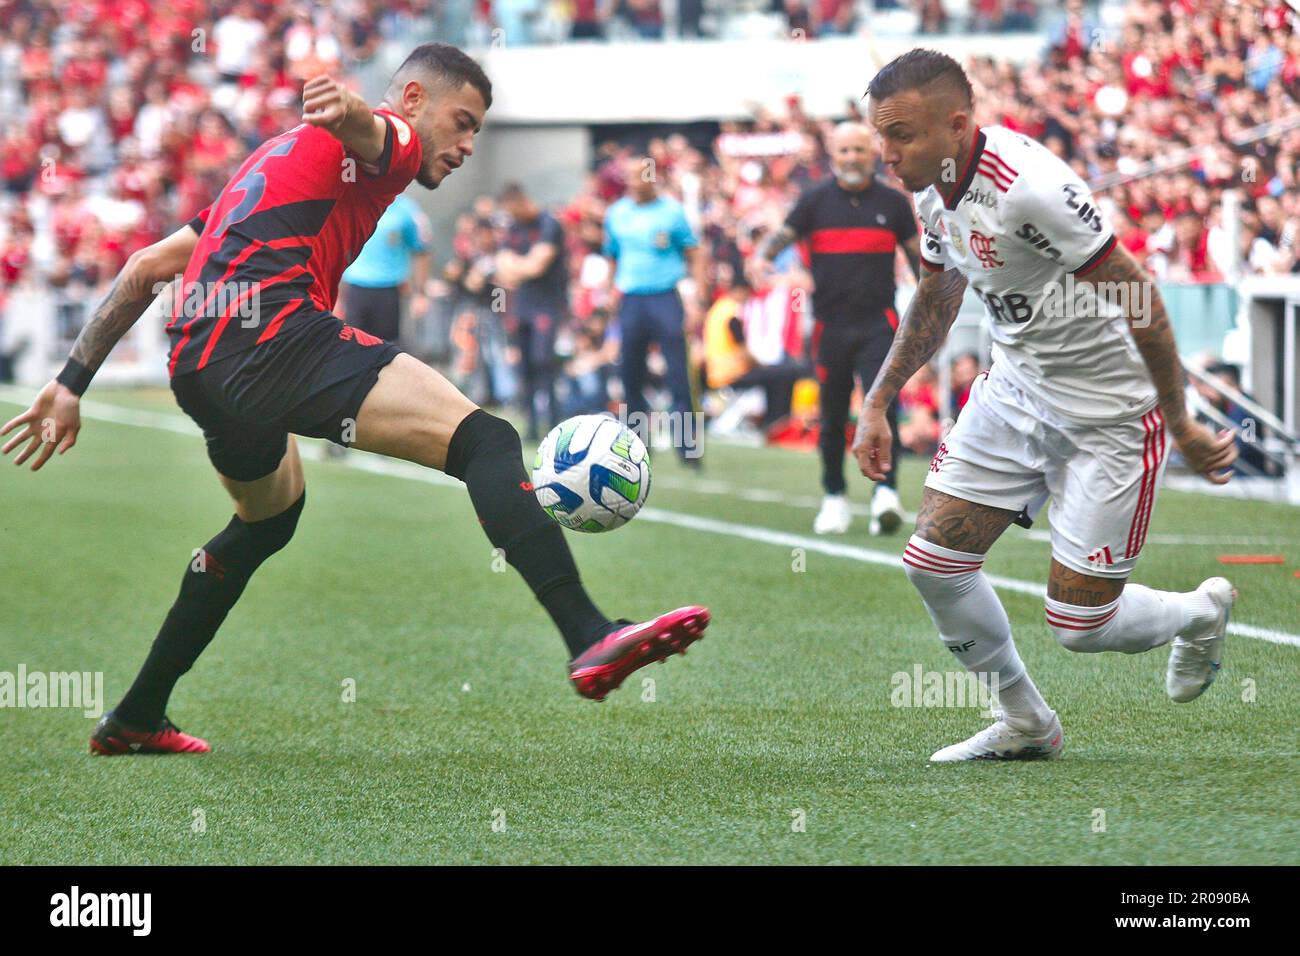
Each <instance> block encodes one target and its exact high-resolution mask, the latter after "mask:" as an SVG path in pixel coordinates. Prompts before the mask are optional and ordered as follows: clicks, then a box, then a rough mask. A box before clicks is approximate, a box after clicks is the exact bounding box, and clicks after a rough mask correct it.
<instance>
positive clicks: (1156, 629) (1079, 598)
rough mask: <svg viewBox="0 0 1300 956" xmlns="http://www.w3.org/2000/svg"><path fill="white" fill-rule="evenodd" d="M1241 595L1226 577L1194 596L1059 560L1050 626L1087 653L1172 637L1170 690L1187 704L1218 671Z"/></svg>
mask: <svg viewBox="0 0 1300 956" xmlns="http://www.w3.org/2000/svg"><path fill="white" fill-rule="evenodd" d="M1117 592H1120V593H1117ZM1236 597H1237V592H1236V591H1234V590H1233V588H1232V585H1231V584H1230V583H1228V581H1227V580H1226V579H1224V578H1209V579H1208V580H1206V581H1204V582H1202V583H1201V586H1200V587H1198V588H1197V589H1196V590H1195V591H1191V592H1188V593H1179V592H1175V591H1157V590H1155V589H1153V588H1148V587H1144V586H1143V585H1141V584H1128V585H1127V586H1126V585H1125V581H1124V579H1123V578H1119V579H1114V578H1105V577H1098V576H1095V575H1088V574H1083V573H1081V572H1079V571H1075V570H1073V569H1071V568H1068V567H1066V566H1065V565H1064V564H1062V563H1061V562H1060V561H1058V560H1056V559H1053V560H1052V572H1051V576H1050V577H1049V579H1048V586H1047V624H1048V627H1050V628H1051V630H1052V633H1053V634H1055V635H1056V639H1057V640H1058V641H1060V642H1061V645H1062V646H1063V647H1065V648H1067V649H1068V650H1071V651H1077V652H1080V653H1085V654H1092V653H1098V652H1101V651H1120V652H1122V653H1124V654H1140V653H1142V652H1143V651H1149V650H1151V649H1152V648H1155V647H1161V646H1163V645H1165V644H1169V643H1170V642H1172V643H1173V648H1172V649H1171V650H1170V652H1169V665H1168V668H1167V670H1166V674H1165V690H1166V692H1167V693H1168V694H1169V696H1170V697H1171V698H1173V699H1174V700H1175V701H1177V702H1178V703H1186V702H1187V701H1191V700H1195V699H1196V698H1197V697H1199V696H1201V694H1202V693H1203V692H1204V691H1205V690H1206V688H1208V687H1209V686H1210V685H1211V684H1213V683H1214V679H1215V677H1217V676H1218V673H1219V667H1220V666H1221V664H1222V661H1223V644H1224V638H1225V637H1226V636H1227V632H1228V618H1229V616H1230V615H1231V614H1232V606H1233V604H1234V602H1235V601H1236Z"/></svg>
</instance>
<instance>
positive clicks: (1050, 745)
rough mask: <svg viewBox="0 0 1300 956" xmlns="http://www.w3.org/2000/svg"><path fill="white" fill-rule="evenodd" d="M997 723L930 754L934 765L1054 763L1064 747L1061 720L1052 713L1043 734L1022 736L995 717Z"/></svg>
mask: <svg viewBox="0 0 1300 956" xmlns="http://www.w3.org/2000/svg"><path fill="white" fill-rule="evenodd" d="M996 716H997V718H998V720H997V723H995V724H991V725H990V726H988V727H985V728H984V729H983V730H981V731H980V732H979V733H978V734H976V735H975V736H974V737H971V738H970V739H969V740H963V741H962V742H961V743H959V744H953V745H952V746H951V747H944V748H943V749H942V750H937V751H935V752H934V753H932V754H931V755H930V760H931V761H932V762H933V763H956V762H957V761H959V760H1055V759H1056V758H1057V757H1059V756H1061V750H1062V748H1063V747H1064V746H1065V735H1064V733H1063V732H1062V730H1061V719H1060V718H1059V717H1057V716H1056V712H1055V711H1053V712H1052V722H1051V724H1050V725H1048V728H1047V731H1046V732H1045V733H1042V734H1035V735H1032V736H1031V735H1029V734H1024V733H1021V732H1020V731H1018V730H1016V729H1015V728H1013V727H1012V726H1011V725H1010V724H1008V723H1007V722H1006V719H1005V718H1004V717H1003V716H1002V715H1001V714H997V715H996Z"/></svg>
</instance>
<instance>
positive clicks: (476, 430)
mask: <svg viewBox="0 0 1300 956" xmlns="http://www.w3.org/2000/svg"><path fill="white" fill-rule="evenodd" d="M500 455H507V456H509V457H510V458H511V459H512V460H515V461H520V462H522V461H523V457H524V445H523V442H522V441H521V440H520V438H519V432H517V431H515V427H514V426H513V425H511V424H510V423H509V422H508V421H506V420H505V419H504V418H498V417H497V416H496V415H492V414H490V413H488V412H485V411H484V410H483V409H481V408H476V409H474V411H472V412H470V413H469V414H468V415H466V416H465V418H464V419H463V420H462V421H461V423H460V424H459V425H457V426H456V431H455V432H454V433H453V434H452V436H451V441H450V442H449V443H448V445H447V464H446V467H445V468H444V469H443V470H444V471H445V472H446V473H447V474H449V475H451V476H452V477H453V478H459V479H461V480H462V481H464V480H465V472H466V470H467V469H468V468H469V465H470V462H472V461H475V460H476V459H479V458H482V457H483V456H500Z"/></svg>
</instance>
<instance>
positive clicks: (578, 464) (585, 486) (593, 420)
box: [533, 415, 650, 531]
mask: <svg viewBox="0 0 1300 956" xmlns="http://www.w3.org/2000/svg"><path fill="white" fill-rule="evenodd" d="M533 491H534V492H535V493H536V495H537V500H538V501H539V502H540V503H541V505H542V507H543V508H544V509H546V513H547V514H549V515H550V516H551V517H552V518H554V519H555V520H556V521H558V522H559V523H560V524H562V525H564V527H566V528H569V529H571V530H573V531H612V530H614V529H615V528H617V527H620V526H621V525H624V524H627V523H628V522H629V521H631V520H632V517H633V516H634V515H635V514H636V513H637V512H638V511H640V510H641V506H642V505H643V504H645V500H646V496H647V495H649V494H650V453H649V452H647V451H646V447H645V443H644V442H643V441H641V439H640V438H639V437H637V434H636V432H634V431H632V430H631V429H630V428H627V427H626V426H625V425H624V424H623V423H622V422H620V421H619V420H618V419H616V418H615V417H614V416H612V415H576V416H574V417H573V418H570V419H568V420H567V421H563V422H560V424H558V425H556V426H555V427H554V428H553V429H551V432H550V434H549V435H547V436H546V438H545V439H544V440H543V441H542V444H541V445H540V446H539V447H538V449H537V457H536V458H535V459H534V460H533Z"/></svg>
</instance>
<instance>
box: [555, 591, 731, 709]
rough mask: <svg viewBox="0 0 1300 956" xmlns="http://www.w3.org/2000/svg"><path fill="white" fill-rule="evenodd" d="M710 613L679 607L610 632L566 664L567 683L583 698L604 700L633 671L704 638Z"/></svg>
mask: <svg viewBox="0 0 1300 956" xmlns="http://www.w3.org/2000/svg"><path fill="white" fill-rule="evenodd" d="M708 626H709V609H708V608H706V607H699V606H696V605H692V606H690V607H679V608H678V609H677V610H675V611H669V612H668V613H667V614H660V615H659V616H658V617H656V618H652V619H651V620H649V621H643V622H642V623H640V624H628V626H627V627H621V628H619V629H618V630H617V631H611V632H610V633H609V634H606V635H605V636H604V637H603V638H601V639H600V640H599V641H597V642H596V643H595V644H593V645H592V646H591V647H589V648H587V649H586V650H585V651H583V652H582V653H581V654H579V655H578V656H577V657H576V658H574V660H573V661H572V663H570V664H569V680H571V681H573V686H574V689H575V690H577V692H578V693H579V694H581V695H582V696H583V697H589V698H591V699H592V700H604V699H605V697H606V696H607V695H608V694H609V692H610V691H612V690H614V689H616V688H617V687H618V686H619V685H620V684H621V683H623V681H624V680H626V679H627V676H628V675H629V674H631V673H632V672H633V671H634V670H636V669H637V668H640V667H644V666H645V665H646V664H651V663H653V662H654V661H661V660H663V659H664V658H666V657H671V656H672V655H673V654H685V653H686V647H687V645H689V644H691V643H693V642H695V641H698V640H699V639H700V638H702V637H703V636H704V629H705V628H706V627H708Z"/></svg>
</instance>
